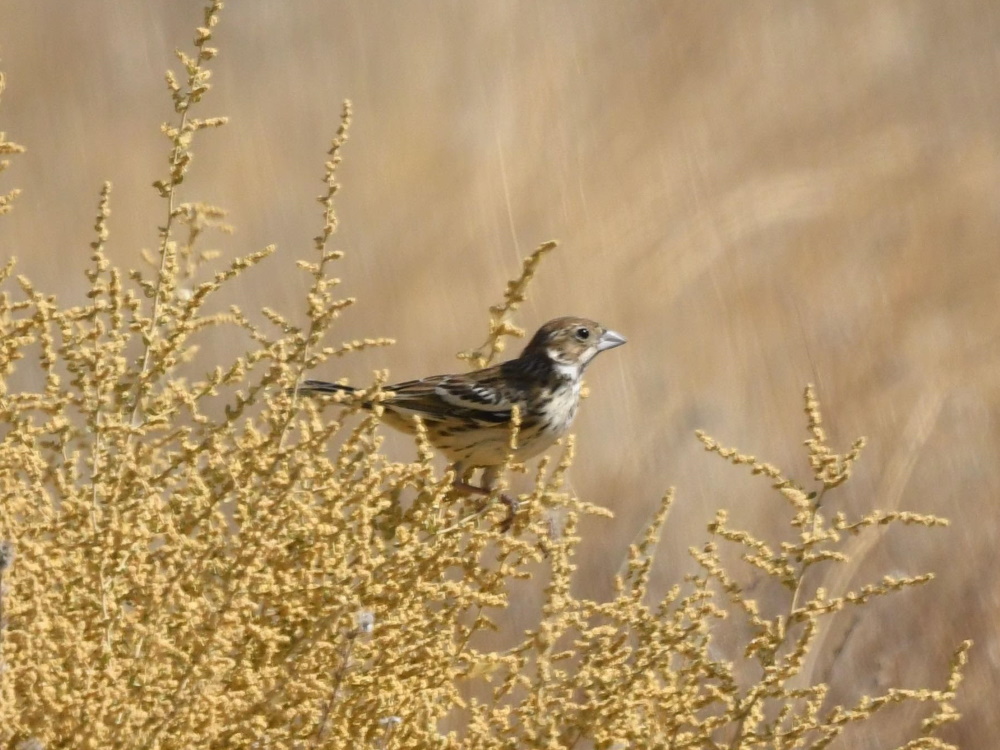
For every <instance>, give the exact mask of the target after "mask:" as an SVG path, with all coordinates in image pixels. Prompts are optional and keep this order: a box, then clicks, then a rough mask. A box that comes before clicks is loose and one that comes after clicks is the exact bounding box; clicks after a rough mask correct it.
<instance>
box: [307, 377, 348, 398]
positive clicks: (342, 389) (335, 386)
mask: <svg viewBox="0 0 1000 750" xmlns="http://www.w3.org/2000/svg"><path fill="white" fill-rule="evenodd" d="M291 390H292V391H293V392H294V393H298V394H299V395H301V396H315V395H319V394H324V393H348V394H350V393H357V390H358V389H357V388H352V387H351V386H349V385H340V384H339V383H327V382H326V381H324V380H303V381H302V382H301V383H300V384H299V387H298V388H294V389H291Z"/></svg>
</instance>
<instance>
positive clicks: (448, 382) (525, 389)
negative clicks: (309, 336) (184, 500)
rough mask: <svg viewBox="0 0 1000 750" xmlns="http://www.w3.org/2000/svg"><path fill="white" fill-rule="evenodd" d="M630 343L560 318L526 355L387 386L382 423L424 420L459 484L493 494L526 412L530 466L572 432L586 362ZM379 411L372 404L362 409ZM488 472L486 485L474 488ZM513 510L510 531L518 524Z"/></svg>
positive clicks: (326, 387) (316, 388)
mask: <svg viewBox="0 0 1000 750" xmlns="http://www.w3.org/2000/svg"><path fill="white" fill-rule="evenodd" d="M624 343H625V337H624V336H622V335H621V334H618V333H615V332H614V331H611V330H608V329H606V328H604V327H603V326H601V325H599V324H598V323H595V322H594V321H592V320H587V319H586V318H573V317H567V318H556V319H555V320H550V321H549V322H548V323H546V324H545V325H543V326H542V327H541V328H539V329H538V332H537V333H536V334H535V335H534V336H533V337H532V338H531V341H529V342H528V345H527V346H526V347H525V348H524V351H523V352H521V356H519V357H517V358H516V359H512V360H509V361H507V362H504V363H502V364H499V365H495V366H493V367H487V368H486V369H483V370H476V371H475V372H469V373H464V374H461V375H434V376H432V377H428V378H422V379H420V380H408V381H406V382H405V383H395V384H393V385H388V386H385V388H384V389H383V390H384V392H385V398H384V400H382V401H381V402H380V403H381V405H382V407H383V412H382V421H384V422H385V423H386V424H388V425H390V426H391V427H395V428H396V429H398V430H402V431H403V432H407V433H411V434H412V433H414V432H415V431H416V427H415V424H414V420H413V417H415V416H417V417H420V419H421V421H422V422H423V424H424V426H425V428H426V430H427V439H428V440H429V441H430V443H431V445H433V446H434V447H435V448H437V449H438V450H439V451H441V452H442V453H443V454H444V455H445V456H446V457H447V458H448V459H449V460H450V461H452V463H453V469H454V471H455V486H456V488H458V489H459V490H461V491H463V492H466V493H476V494H489V493H490V491H491V490H492V489H493V487H495V485H496V481H497V479H498V478H499V473H500V468H501V466H502V465H503V463H504V461H506V459H507V455H508V453H509V452H510V448H509V444H510V435H511V420H512V418H513V417H512V412H513V408H514V407H515V406H516V407H517V410H518V414H519V415H520V420H521V424H520V429H519V432H518V435H517V447H516V450H515V451H514V452H513V457H514V459H515V460H518V461H523V460H525V459H528V458H532V457H533V456H537V455H538V454H539V453H541V452H542V451H544V450H545V449H546V448H548V447H549V446H550V445H552V443H554V442H555V441H556V440H558V439H559V438H560V437H562V436H563V435H565V434H566V432H567V431H568V430H569V428H570V425H571V424H572V422H573V417H574V416H576V409H577V406H578V405H579V402H580V384H581V382H582V379H583V371H584V370H585V369H586V367H587V365H589V364H590V363H591V361H592V360H593V359H594V357H596V356H597V355H598V354H600V353H601V352H603V351H606V350H608V349H613V348H614V347H616V346H621V345H622V344H624ZM298 392H299V393H302V394H308V395H314V394H323V393H354V392H356V389H355V388H352V387H350V386H346V385H339V384H337V383H325V382H323V381H320V380H307V381H305V382H304V383H302V385H300V386H299V387H298ZM362 405H363V406H364V407H365V408H368V409H370V408H372V407H373V404H372V403H371V402H365V403H364V404H362ZM478 468H481V469H483V476H482V486H475V485H472V484H469V479H470V478H471V474H472V472H473V471H474V470H475V469H478ZM503 501H504V502H505V503H506V504H507V506H508V507H509V508H510V513H509V514H508V517H507V520H506V521H505V522H504V526H503V528H504V529H506V528H507V527H509V526H510V523H511V522H512V521H513V517H514V513H515V512H516V508H517V504H516V502H515V501H514V500H512V499H511V498H509V497H507V496H503Z"/></svg>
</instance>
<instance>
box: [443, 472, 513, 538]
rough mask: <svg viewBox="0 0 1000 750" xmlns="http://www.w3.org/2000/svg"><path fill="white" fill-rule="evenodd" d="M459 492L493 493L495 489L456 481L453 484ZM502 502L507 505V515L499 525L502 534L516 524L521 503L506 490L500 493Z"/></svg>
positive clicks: (469, 493)
mask: <svg viewBox="0 0 1000 750" xmlns="http://www.w3.org/2000/svg"><path fill="white" fill-rule="evenodd" d="M452 486H453V487H454V488H455V489H456V490H458V491H459V492H461V493H463V494H466V495H480V496H482V495H492V494H493V490H490V489H487V488H486V487H479V486H478V485H475V484H469V483H468V482H455V483H454V484H453V485H452ZM500 502H502V503H503V504H504V505H506V506H507V517H506V518H505V519H504V520H503V521H502V522H501V523H500V526H499V527H498V528H499V529H500V533H501V534H506V533H507V532H508V531H510V527H511V526H513V525H514V518H515V517H516V516H517V511H518V508H520V507H521V504H520V503H519V502H518V501H517V499H516V498H513V497H511V496H510V495H508V494H507V493H506V492H503V493H501V494H500Z"/></svg>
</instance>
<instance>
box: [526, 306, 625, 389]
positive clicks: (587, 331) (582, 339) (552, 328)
mask: <svg viewBox="0 0 1000 750" xmlns="http://www.w3.org/2000/svg"><path fill="white" fill-rule="evenodd" d="M625 341H626V339H625V337H624V336H622V335H621V334H620V333H616V332H615V331H612V330H609V329H607V328H605V327H604V326H602V325H601V324H600V323H597V322H595V321H593V320H588V319H587V318H575V317H566V318H556V319H555V320H550V321H549V322H548V323H546V324H545V325H543V326H542V327H541V328H539V329H538V331H537V333H535V335H534V336H532V338H531V341H529V342H528V345H527V346H526V347H525V348H524V352H523V353H522V354H521V356H522V357H530V356H544V357H546V358H547V359H549V360H550V361H551V362H552V364H553V365H554V366H555V367H556V369H557V370H560V371H562V372H564V373H566V374H567V375H576V376H578V375H579V374H580V373H582V372H583V370H584V369H586V367H587V365H589V364H590V363H591V361H592V360H593V359H594V357H596V356H597V355H598V354H600V353H601V352H603V351H607V350H608V349H614V348H615V347H616V346H621V345H622V344H624V343H625Z"/></svg>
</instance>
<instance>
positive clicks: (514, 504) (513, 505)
mask: <svg viewBox="0 0 1000 750" xmlns="http://www.w3.org/2000/svg"><path fill="white" fill-rule="evenodd" d="M500 502H502V503H503V504H504V505H506V506H507V517H506V518H505V519H503V521H502V522H501V523H500V527H499V528H500V533H501V534H506V533H507V532H508V531H510V527H511V526H513V525H514V519H515V518H516V517H517V510H518V508H520V507H521V503H519V502H518V501H517V498H514V497H511V496H510V495H507V494H502V495H500Z"/></svg>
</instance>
